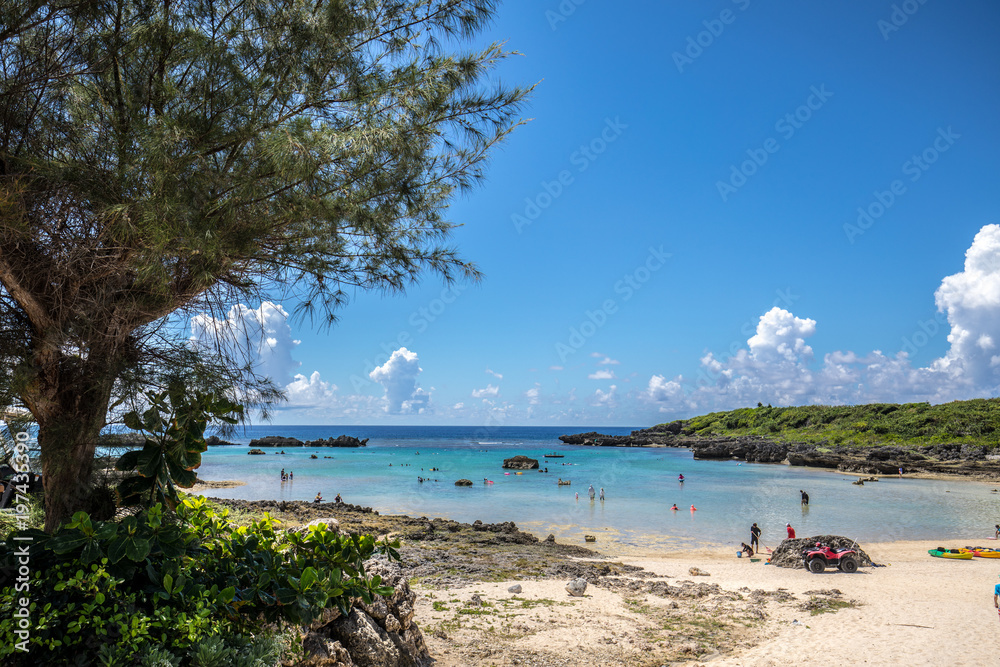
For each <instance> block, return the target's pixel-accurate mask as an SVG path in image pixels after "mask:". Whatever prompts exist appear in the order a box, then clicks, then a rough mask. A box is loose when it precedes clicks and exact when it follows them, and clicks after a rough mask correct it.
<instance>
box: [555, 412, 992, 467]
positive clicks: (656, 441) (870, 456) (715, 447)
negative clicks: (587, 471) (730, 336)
mask: <svg viewBox="0 0 1000 667" xmlns="http://www.w3.org/2000/svg"><path fill="white" fill-rule="evenodd" d="M559 440H561V441H562V442H564V443H565V444H567V445H580V446H590V447H681V448H685V449H690V450H691V452H692V454H693V456H694V458H695V459H704V460H738V461H747V462H750V463H781V464H785V465H793V466H807V467H813V468H825V469H829V470H837V471H839V472H844V473H856V474H862V475H896V474H899V471H900V469H902V472H903V474H904V475H913V474H925V475H958V476H963V477H970V478H974V479H984V480H991V481H992V480H997V479H1000V460H995V459H991V458H988V457H987V456H986V453H985V451H984V449H983V448H982V447H980V446H977V445H966V444H962V443H951V444H941V445H928V446H925V447H914V448H907V447H899V446H893V445H886V446H878V447H856V446H847V445H832V446H823V447H820V446H818V445H816V444H813V443H807V442H781V441H777V440H772V439H769V438H766V437H763V436H752V435H751V436H736V437H713V438H706V437H702V436H697V435H691V434H689V433H685V431H684V422H683V421H674V422H671V423H669V424H661V425H660V426H655V427H653V428H648V429H640V430H637V431H632V433H631V435H604V434H602V433H596V432H593V431H592V432H589V433H578V434H573V435H563V436H560V437H559Z"/></svg>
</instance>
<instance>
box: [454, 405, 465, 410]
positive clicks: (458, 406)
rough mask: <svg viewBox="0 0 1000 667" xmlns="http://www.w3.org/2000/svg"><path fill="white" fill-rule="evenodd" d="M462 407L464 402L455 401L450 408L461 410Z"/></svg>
mask: <svg viewBox="0 0 1000 667" xmlns="http://www.w3.org/2000/svg"><path fill="white" fill-rule="evenodd" d="M464 407H465V403H456V404H455V405H453V406H451V409H452V410H461V409H462V408H464Z"/></svg>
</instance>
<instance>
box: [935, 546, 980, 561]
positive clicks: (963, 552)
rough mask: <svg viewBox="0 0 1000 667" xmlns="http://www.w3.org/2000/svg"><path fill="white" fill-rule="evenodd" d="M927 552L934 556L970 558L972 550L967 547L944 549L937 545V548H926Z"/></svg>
mask: <svg viewBox="0 0 1000 667" xmlns="http://www.w3.org/2000/svg"><path fill="white" fill-rule="evenodd" d="M927 553H929V554H930V555H932V556H934V557H935V558H953V559H957V560H972V552H971V551H969V550H968V549H945V548H944V547H938V548H937V549H928V550H927Z"/></svg>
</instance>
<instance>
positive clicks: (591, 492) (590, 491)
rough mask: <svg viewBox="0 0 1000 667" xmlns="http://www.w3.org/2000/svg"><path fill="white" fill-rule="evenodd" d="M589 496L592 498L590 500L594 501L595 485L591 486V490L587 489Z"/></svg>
mask: <svg viewBox="0 0 1000 667" xmlns="http://www.w3.org/2000/svg"><path fill="white" fill-rule="evenodd" d="M587 495H589V496H590V499H591V500H593V499H594V485H593V484H591V485H590V488H589V489H587Z"/></svg>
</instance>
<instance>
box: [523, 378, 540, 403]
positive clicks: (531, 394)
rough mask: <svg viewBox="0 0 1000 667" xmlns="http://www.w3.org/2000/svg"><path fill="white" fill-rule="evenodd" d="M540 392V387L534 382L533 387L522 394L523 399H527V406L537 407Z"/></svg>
mask: <svg viewBox="0 0 1000 667" xmlns="http://www.w3.org/2000/svg"><path fill="white" fill-rule="evenodd" d="M541 391H542V390H541V385H540V384H538V383H537V382H536V383H535V386H534V387H532V388H531V389H529V390H528V391H526V392H524V396H525V398H527V399H528V405H538V402H539V400H540V395H541Z"/></svg>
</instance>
